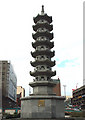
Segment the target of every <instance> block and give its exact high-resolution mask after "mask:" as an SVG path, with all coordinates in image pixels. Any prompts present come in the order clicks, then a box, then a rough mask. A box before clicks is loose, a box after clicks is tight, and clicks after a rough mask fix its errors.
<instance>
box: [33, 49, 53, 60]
mask: <svg viewBox="0 0 85 120" xmlns="http://www.w3.org/2000/svg"><path fill="white" fill-rule="evenodd" d="M31 55H32V57H34V58H36V56H38V55H46V56H50V57H54V55H55V51H53V52H51V51H50V50H40V51H39V50H36V51H34V52H31Z"/></svg>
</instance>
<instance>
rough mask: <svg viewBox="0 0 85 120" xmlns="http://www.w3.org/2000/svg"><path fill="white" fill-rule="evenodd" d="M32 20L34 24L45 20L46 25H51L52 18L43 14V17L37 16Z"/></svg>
mask: <svg viewBox="0 0 85 120" xmlns="http://www.w3.org/2000/svg"><path fill="white" fill-rule="evenodd" d="M33 20H34V23H35V24H36V23H37V22H38V21H40V20H42V21H43V20H46V21H48V23H51V22H52V17H51V16H48V15H47V14H44V15H40V14H38V15H37V16H36V17H34V18H33Z"/></svg>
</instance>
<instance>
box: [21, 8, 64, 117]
mask: <svg viewBox="0 0 85 120" xmlns="http://www.w3.org/2000/svg"><path fill="white" fill-rule="evenodd" d="M33 20H34V23H35V25H33V30H34V31H35V33H34V34H32V37H33V39H34V42H32V47H33V48H34V49H35V51H34V52H31V55H32V57H33V58H34V61H31V62H30V64H31V65H32V66H33V67H34V71H33V72H32V71H30V75H31V76H33V77H34V79H33V82H31V83H29V85H30V86H31V87H32V88H33V94H30V96H29V97H25V98H22V99H21V117H22V118H33V119H37V118H38V119H39V118H40V119H41V118H42V119H46V118H59V117H64V99H65V98H64V97H61V96H56V94H55V93H54V92H53V87H54V86H55V85H56V84H55V82H54V81H53V79H52V78H51V77H53V76H55V75H56V71H52V67H53V66H55V61H52V60H51V58H52V57H54V55H55V51H52V50H51V49H52V48H53V47H54V42H53V41H52V39H53V33H52V32H51V31H52V30H53V25H52V24H51V23H52V17H51V16H48V15H47V14H46V13H45V12H44V6H42V10H41V14H38V15H37V16H36V17H34V18H33Z"/></svg>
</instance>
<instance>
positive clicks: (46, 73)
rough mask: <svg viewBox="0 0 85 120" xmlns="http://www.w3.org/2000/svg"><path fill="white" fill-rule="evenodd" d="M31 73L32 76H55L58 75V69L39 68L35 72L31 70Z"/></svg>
mask: <svg viewBox="0 0 85 120" xmlns="http://www.w3.org/2000/svg"><path fill="white" fill-rule="evenodd" d="M30 75H31V76H34V77H36V76H49V77H52V76H55V75H56V71H54V72H53V71H51V70H42V71H38V70H35V71H34V72H31V71H30Z"/></svg>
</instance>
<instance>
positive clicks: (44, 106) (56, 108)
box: [21, 95, 65, 119]
mask: <svg viewBox="0 0 85 120" xmlns="http://www.w3.org/2000/svg"><path fill="white" fill-rule="evenodd" d="M64 100H65V97H61V96H50V95H49V96H29V97H25V98H22V99H21V118H31V119H32V118H33V119H37V118H40V119H46V118H48V119H53V118H64V116H65V112H64Z"/></svg>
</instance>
